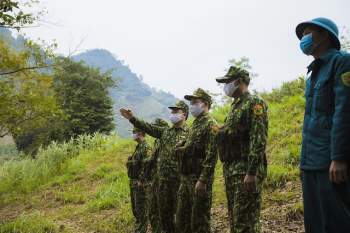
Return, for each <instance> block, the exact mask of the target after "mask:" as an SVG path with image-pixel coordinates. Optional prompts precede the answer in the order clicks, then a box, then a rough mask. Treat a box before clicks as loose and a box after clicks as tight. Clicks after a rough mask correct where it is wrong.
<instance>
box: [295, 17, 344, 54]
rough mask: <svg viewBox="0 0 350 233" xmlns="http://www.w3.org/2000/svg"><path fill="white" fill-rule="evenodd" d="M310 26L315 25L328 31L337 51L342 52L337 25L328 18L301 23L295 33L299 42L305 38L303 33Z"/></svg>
mask: <svg viewBox="0 0 350 233" xmlns="http://www.w3.org/2000/svg"><path fill="white" fill-rule="evenodd" d="M310 25H315V26H317V27H320V28H322V29H324V30H326V31H328V32H329V33H330V34H331V36H332V39H333V42H334V43H335V46H336V49H338V50H340V41H339V30H338V27H337V25H336V24H335V23H334V22H333V21H332V20H330V19H327V18H322V17H320V18H316V19H313V20H310V21H306V22H302V23H300V24H299V25H298V26H297V28H296V29H295V32H296V34H297V36H298V38H299V40H300V39H301V38H302V37H303V33H304V30H305V28H306V27H308V26H310Z"/></svg>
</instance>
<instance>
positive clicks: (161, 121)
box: [154, 118, 169, 127]
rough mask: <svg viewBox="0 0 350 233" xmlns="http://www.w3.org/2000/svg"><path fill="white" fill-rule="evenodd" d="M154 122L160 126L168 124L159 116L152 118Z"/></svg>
mask: <svg viewBox="0 0 350 233" xmlns="http://www.w3.org/2000/svg"><path fill="white" fill-rule="evenodd" d="M154 124H155V125H157V126H161V127H166V126H169V125H168V122H166V121H165V120H163V119H161V118H156V119H155V120H154Z"/></svg>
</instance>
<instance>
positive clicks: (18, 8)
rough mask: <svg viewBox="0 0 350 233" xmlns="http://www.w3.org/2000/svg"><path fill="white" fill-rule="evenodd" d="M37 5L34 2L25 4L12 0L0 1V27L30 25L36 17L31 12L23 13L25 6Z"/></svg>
mask: <svg viewBox="0 0 350 233" xmlns="http://www.w3.org/2000/svg"><path fill="white" fill-rule="evenodd" d="M34 3H38V1H36V0H30V1H27V2H25V3H22V4H21V3H20V2H19V1H13V0H0V27H5V28H15V29H17V30H19V29H20V28H21V27H23V26H26V25H31V24H33V23H34V21H35V20H36V19H37V16H35V15H33V14H32V13H31V12H25V11H26V10H27V9H26V7H27V6H31V5H32V4H34Z"/></svg>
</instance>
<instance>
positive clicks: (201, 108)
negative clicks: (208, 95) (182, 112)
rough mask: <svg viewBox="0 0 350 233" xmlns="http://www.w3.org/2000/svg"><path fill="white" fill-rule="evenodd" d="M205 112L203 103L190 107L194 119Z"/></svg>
mask: <svg viewBox="0 0 350 233" xmlns="http://www.w3.org/2000/svg"><path fill="white" fill-rule="evenodd" d="M203 111H204V104H203V103H196V104H191V106H190V112H191V114H192V116H194V117H198V116H199V115H200V114H201V113H202V112H203Z"/></svg>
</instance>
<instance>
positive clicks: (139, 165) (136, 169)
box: [127, 141, 151, 182]
mask: <svg viewBox="0 0 350 233" xmlns="http://www.w3.org/2000/svg"><path fill="white" fill-rule="evenodd" d="M150 152H151V150H150V146H149V145H148V143H147V142H146V141H142V142H140V143H138V144H137V145H136V148H135V151H134V153H133V154H132V155H131V156H130V157H129V158H128V162H127V168H128V175H129V177H130V178H131V179H132V180H137V181H141V182H144V181H145V179H144V168H145V161H146V159H147V158H148V157H149V155H150Z"/></svg>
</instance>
